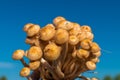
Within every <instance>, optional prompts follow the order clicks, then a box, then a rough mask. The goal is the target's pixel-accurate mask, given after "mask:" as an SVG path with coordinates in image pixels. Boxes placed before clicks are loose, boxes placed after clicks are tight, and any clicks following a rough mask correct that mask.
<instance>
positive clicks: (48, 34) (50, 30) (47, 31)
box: [40, 24, 55, 41]
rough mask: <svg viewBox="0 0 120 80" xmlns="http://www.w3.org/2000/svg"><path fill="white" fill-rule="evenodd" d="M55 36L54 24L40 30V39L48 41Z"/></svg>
mask: <svg viewBox="0 0 120 80" xmlns="http://www.w3.org/2000/svg"><path fill="white" fill-rule="evenodd" d="M54 35H55V27H54V25H53V24H47V25H46V26H45V27H43V28H42V29H41V30H40V39H41V40H44V41H48V40H50V39H52V38H53V37H54Z"/></svg>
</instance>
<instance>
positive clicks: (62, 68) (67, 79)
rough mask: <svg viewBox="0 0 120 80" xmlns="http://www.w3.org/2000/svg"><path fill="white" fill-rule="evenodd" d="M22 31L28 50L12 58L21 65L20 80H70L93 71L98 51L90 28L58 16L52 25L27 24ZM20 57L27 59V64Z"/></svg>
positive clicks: (16, 52)
mask: <svg viewBox="0 0 120 80" xmlns="http://www.w3.org/2000/svg"><path fill="white" fill-rule="evenodd" d="M23 30H24V31H25V32H26V34H27V38H26V40H25V42H26V43H27V44H29V45H30V49H29V50H26V51H24V50H21V49H19V50H16V51H15V52H14V53H13V56H12V58H13V59H14V60H20V61H21V62H22V64H23V65H24V67H23V69H21V71H20V75H21V76H22V77H26V78H27V79H28V80H40V79H42V80H74V79H75V78H77V77H78V76H79V75H80V74H81V73H83V72H86V71H89V70H95V69H96V64H97V63H98V62H99V57H100V55H101V52H100V47H99V45H98V44H97V43H96V42H94V41H93V38H94V34H93V33H92V30H91V27H90V26H87V25H83V26H81V25H80V24H78V23H75V22H70V21H68V20H66V19H65V18H64V17H61V16H58V17H56V18H55V19H54V20H53V24H47V25H46V26H44V27H40V26H39V25H37V24H32V23H28V24H26V25H25V26H24V28H23ZM24 58H27V59H28V60H29V63H28V64H27V63H26V62H25V60H24ZM81 78H83V77H82V76H81ZM83 79H85V77H84V78H83ZM86 80H87V78H86Z"/></svg>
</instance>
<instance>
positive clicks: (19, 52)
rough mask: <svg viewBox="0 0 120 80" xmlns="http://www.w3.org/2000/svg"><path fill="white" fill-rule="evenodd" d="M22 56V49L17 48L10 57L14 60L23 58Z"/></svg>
mask: <svg viewBox="0 0 120 80" xmlns="http://www.w3.org/2000/svg"><path fill="white" fill-rule="evenodd" d="M23 56H24V51H23V50H20V49H19V50H16V51H15V52H14V53H13V55H12V58H13V59H14V60H20V59H22V58H23Z"/></svg>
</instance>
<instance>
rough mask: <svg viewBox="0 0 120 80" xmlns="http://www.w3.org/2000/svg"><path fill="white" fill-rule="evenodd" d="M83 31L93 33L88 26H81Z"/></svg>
mask: <svg viewBox="0 0 120 80" xmlns="http://www.w3.org/2000/svg"><path fill="white" fill-rule="evenodd" d="M81 31H83V32H92V30H91V28H90V26H87V25H83V26H81Z"/></svg>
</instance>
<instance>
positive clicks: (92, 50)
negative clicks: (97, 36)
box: [91, 42, 100, 53]
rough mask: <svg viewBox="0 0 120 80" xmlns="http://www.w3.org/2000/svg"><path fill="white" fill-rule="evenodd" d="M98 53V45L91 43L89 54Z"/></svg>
mask: <svg viewBox="0 0 120 80" xmlns="http://www.w3.org/2000/svg"><path fill="white" fill-rule="evenodd" d="M98 51H100V47H99V45H98V44H97V43H95V42H93V43H91V52H92V53H96V52H98Z"/></svg>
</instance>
